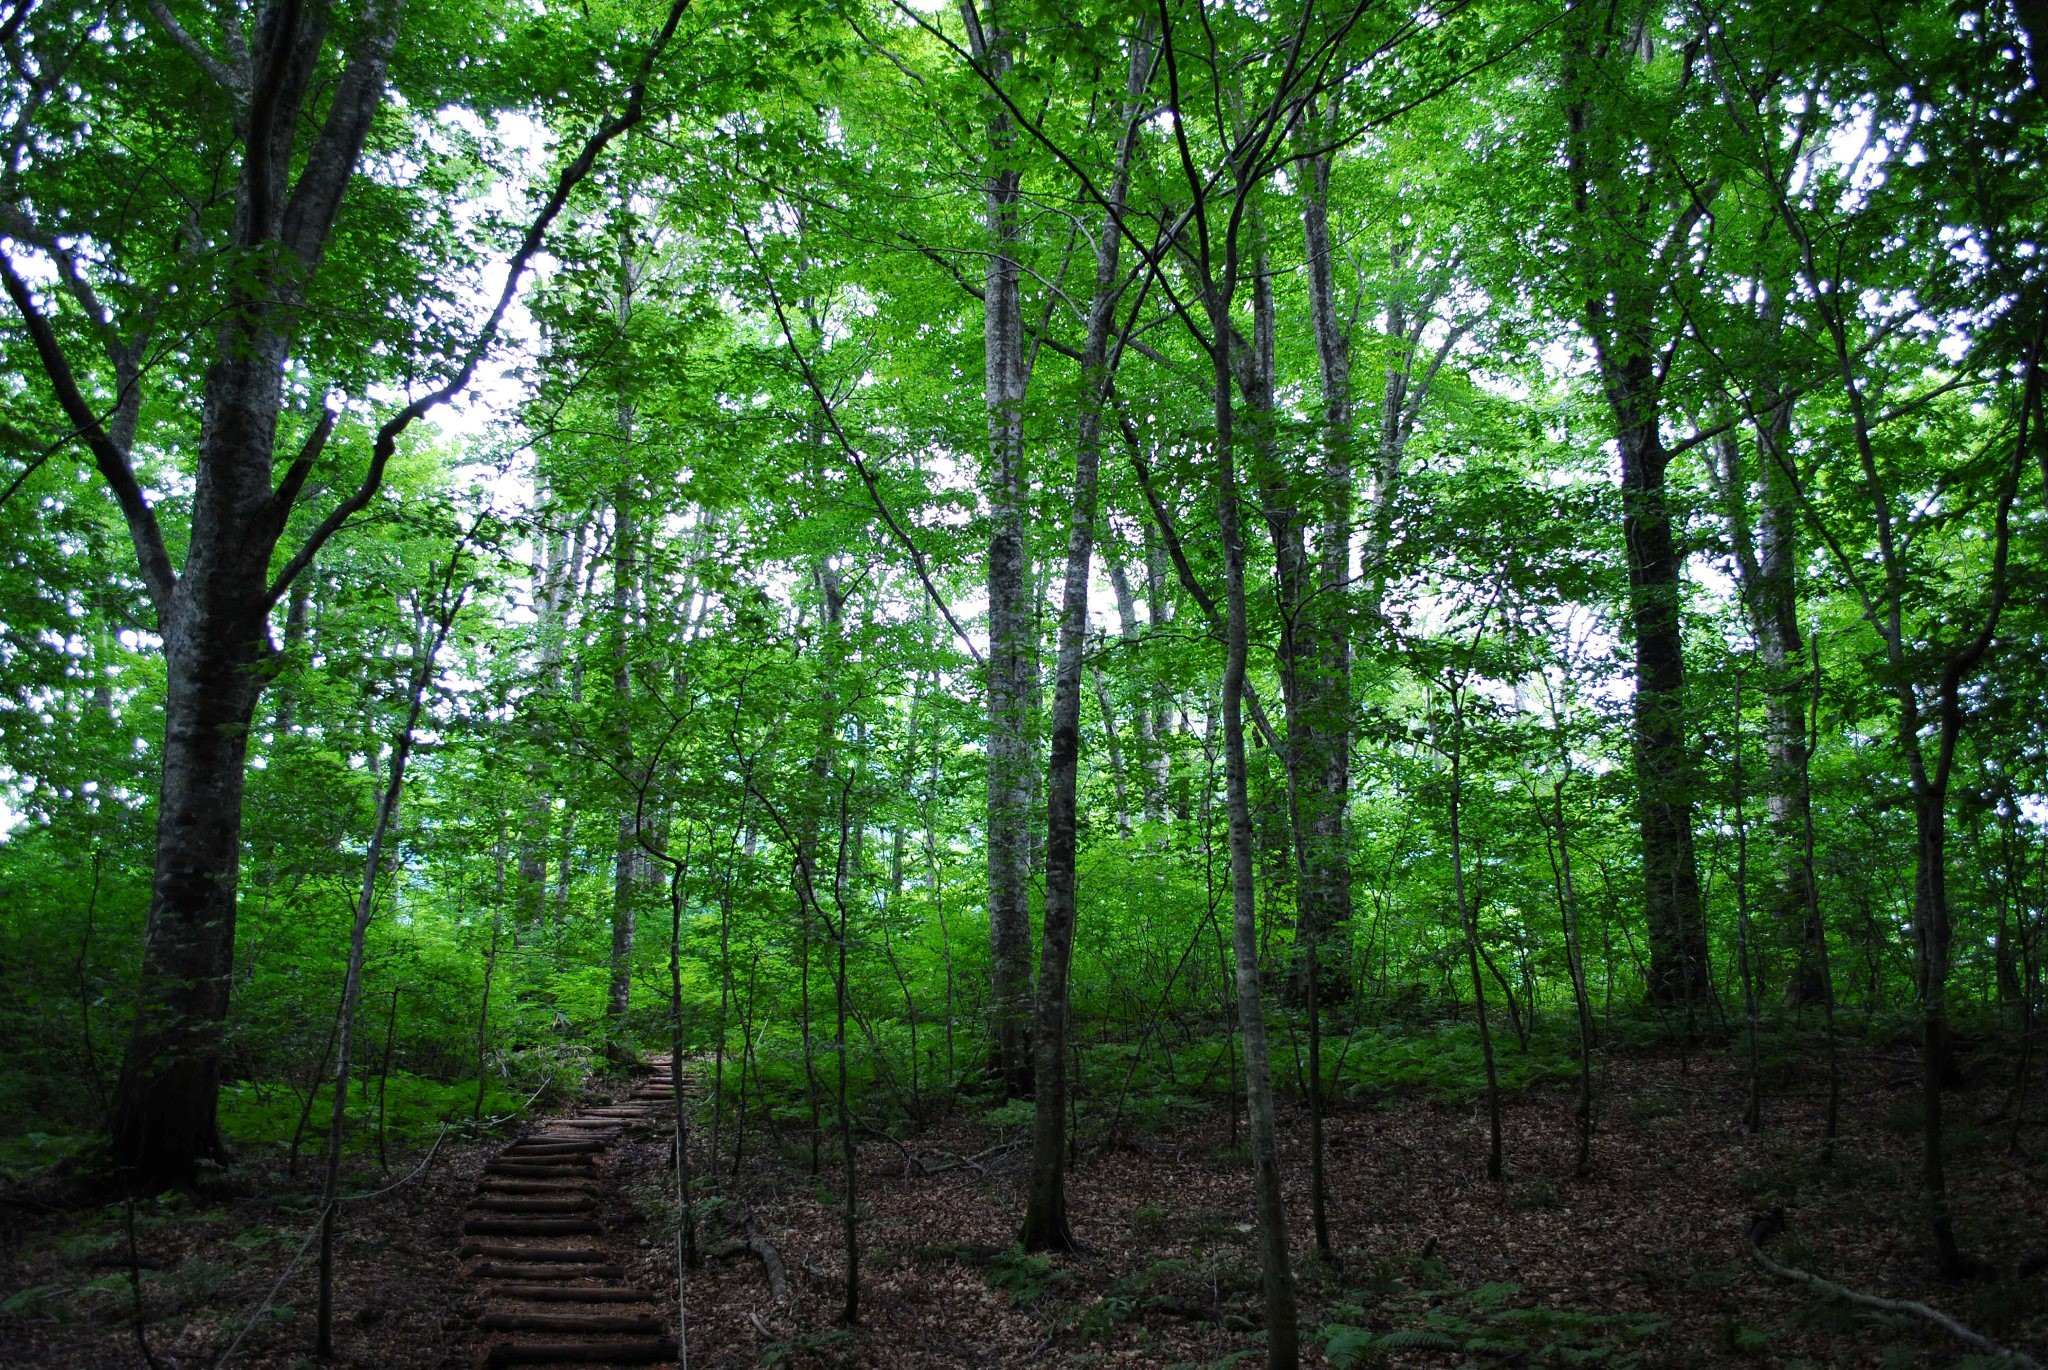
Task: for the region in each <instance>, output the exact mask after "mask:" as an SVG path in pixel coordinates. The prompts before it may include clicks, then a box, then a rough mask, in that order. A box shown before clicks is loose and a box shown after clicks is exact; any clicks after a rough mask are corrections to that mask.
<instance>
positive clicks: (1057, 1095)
mask: <svg viewBox="0 0 2048 1370" xmlns="http://www.w3.org/2000/svg"><path fill="white" fill-rule="evenodd" d="M1150 70H1151V45H1150V43H1149V42H1147V41H1146V40H1145V38H1143V37H1142V36H1141V37H1140V38H1139V39H1138V40H1137V41H1135V42H1133V43H1132V45H1131V60H1130V76H1129V78H1128V80H1127V82H1126V84H1125V90H1124V111H1123V113H1124V117H1123V122H1122V126H1121V128H1122V132H1121V136H1120V137H1119V139H1118V147H1117V161H1116V171H1115V173H1114V175H1113V176H1112V178H1111V182H1110V190H1109V195H1108V203H1107V204H1105V205H1104V207H1103V211H1104V216H1105V219H1106V222H1105V223H1104V224H1103V226H1102V227H1101V228H1100V229H1099V230H1098V231H1097V233H1096V236H1095V289H1094V293H1093V295H1092V296H1091V297H1090V300H1089V307H1088V332H1087V337H1086V340H1085V341H1084V343H1083V346H1082V351H1081V413H1080V420H1079V423H1078V425H1077V430H1076V433H1075V443H1074V487H1073V500H1072V506H1073V511H1074V512H1073V522H1072V524H1071V525H1070V526H1069V528H1068V532H1067V569H1066V579H1065V582H1064V583H1063V585H1062V586H1061V591H1060V623H1059V650H1058V657H1057V659H1056V662H1055V665H1054V668H1053V699H1052V756H1051V763H1050V765H1049V767H1048V768H1047V773H1046V824H1045V928H1044V933H1043V936H1042V937H1041V938H1040V939H1039V946H1040V953H1039V963H1038V1005H1037V1013H1036V1017H1035V1019H1034V1021H1033V1024H1032V1054H1033V1061H1032V1080H1033V1084H1034V1085H1035V1087H1036V1089H1035V1101H1034V1102H1035V1107H1034V1110H1033V1119H1032V1131H1031V1178H1030V1182H1029V1184H1028V1186H1027V1190H1026V1201H1025V1208H1024V1228H1023V1232H1022V1233H1021V1235H1020V1236H1019V1238H1018V1240H1019V1241H1020V1242H1021V1243H1022V1244H1023V1246H1024V1249H1025V1250H1027V1251H1044V1250H1061V1251H1064V1250H1069V1249H1071V1248H1072V1246H1073V1236H1072V1234H1071V1233H1070V1232H1069V1231H1068V1229H1067V1196H1066V1158H1067V1146H1066V1138H1065V1135H1064V1128H1065V1123H1066V1104H1067V1097H1066V1095H1067V974H1068V970H1069V969H1070V967H1071V965H1072V963H1073V955H1074V921H1075V914H1076V892H1075V886H1076V880H1077V873H1076V870H1075V858H1076V846H1077V831H1076V829H1077V818H1078V808H1079V803H1078V795H1077V789H1078V784H1079V773H1080V761H1081V665H1082V656H1083V654H1084V651H1085V649H1086V647H1087V645H1088V576H1089V567H1090V565H1091V564H1092V562H1093V559H1094V555H1095V507H1096V487H1097V477H1098V475H1099V473H1100V472H1101V469H1102V420H1103V412H1102V411H1103V407H1104V406H1105V404H1106V403H1107V402H1108V395H1109V383H1110V377H1111V376H1112V375H1113V374H1114V367H1115V359H1114V358H1113V357H1112V356H1111V355H1110V331H1111V327H1112V325H1113V323H1114V321H1115V312H1116V306H1117V301H1118V299H1119V298H1120V296H1121V295H1122V291H1121V290H1120V289H1119V288H1118V285H1117V264H1118V262H1119V260H1120V259H1121V255H1122V254H1121V251H1120V249H1121V247H1122V242H1123V239H1122V234H1121V232H1120V227H1119V225H1118V223H1117V218H1118V216H1119V215H1121V213H1122V212H1123V196H1124V190H1125V188H1126V186H1127V185H1128V184H1129V179H1130V160H1131V150H1132V148H1133V147H1134V146H1135V144H1136V141H1137V136H1138V123H1137V119H1138V112H1139V111H1138V102H1139V100H1140V98H1141V97H1142V96H1143V94H1144V90H1145V84H1146V82H1147V80H1148V79H1149V75H1150ZM1104 718H1105V720H1107V718H1108V712H1107V701H1105V711H1104Z"/></svg>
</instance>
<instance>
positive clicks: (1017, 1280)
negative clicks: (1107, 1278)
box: [988, 1246, 1073, 1308]
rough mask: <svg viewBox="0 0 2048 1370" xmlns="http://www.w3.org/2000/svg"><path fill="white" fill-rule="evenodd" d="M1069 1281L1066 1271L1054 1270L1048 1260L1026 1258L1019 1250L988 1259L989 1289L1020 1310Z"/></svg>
mask: <svg viewBox="0 0 2048 1370" xmlns="http://www.w3.org/2000/svg"><path fill="white" fill-rule="evenodd" d="M1071 1278H1073V1277H1072V1276H1070V1275H1069V1274H1067V1272H1066V1271H1064V1270H1055V1269H1053V1265H1052V1260H1051V1258H1049V1257H1046V1256H1033V1255H1030V1254H1027V1253H1026V1252H1025V1251H1024V1250H1022V1249H1021V1248H1019V1247H1014V1246H1013V1247H1010V1248H1008V1249H1007V1250H1004V1251H1000V1252H997V1253H996V1254H995V1255H994V1256H992V1257H990V1258H989V1263H988V1287H989V1288H991V1289H999V1290H1001V1291H1002V1292H1004V1293H1006V1294H1008V1295H1009V1296H1010V1302H1011V1303H1013V1304H1016V1305H1017V1306H1018V1307H1020V1308H1022V1307H1028V1306H1030V1305H1031V1304H1034V1303H1037V1302H1038V1301H1039V1300H1040V1299H1042V1298H1044V1297H1045V1296H1046V1295H1047V1294H1048V1293H1049V1292H1050V1291H1051V1290H1052V1288H1053V1287H1054V1286H1055V1285H1060V1284H1064V1283H1066V1282H1067V1281H1068V1280H1070V1279H1071Z"/></svg>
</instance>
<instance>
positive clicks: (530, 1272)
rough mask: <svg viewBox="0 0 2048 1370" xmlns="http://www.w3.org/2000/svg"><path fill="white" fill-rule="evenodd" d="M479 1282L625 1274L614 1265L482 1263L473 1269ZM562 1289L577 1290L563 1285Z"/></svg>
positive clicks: (608, 1277) (619, 1276) (611, 1277)
mask: <svg viewBox="0 0 2048 1370" xmlns="http://www.w3.org/2000/svg"><path fill="white" fill-rule="evenodd" d="M475 1274H476V1277H477V1278H478V1279H480V1280H565V1281H566V1280H623V1279H624V1278H626V1273H625V1271H624V1270H622V1269H621V1268H620V1267H618V1266H616V1265H547V1264H544V1263H536V1264H533V1265H514V1264H511V1263H510V1262H506V1261H484V1262H482V1263H480V1264H479V1265H477V1266H476V1268H475ZM562 1287H563V1288H569V1289H573V1288H577V1287H578V1286H575V1285H568V1284H565V1285H563V1286H562Z"/></svg>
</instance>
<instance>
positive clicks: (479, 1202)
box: [469, 1194, 597, 1213]
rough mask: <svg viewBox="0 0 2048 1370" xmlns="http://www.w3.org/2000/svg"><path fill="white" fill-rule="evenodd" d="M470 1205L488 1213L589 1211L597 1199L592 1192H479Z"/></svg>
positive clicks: (595, 1206) (591, 1210) (595, 1205)
mask: <svg viewBox="0 0 2048 1370" xmlns="http://www.w3.org/2000/svg"><path fill="white" fill-rule="evenodd" d="M469 1206H470V1207H471V1208H480V1209H482V1210H483V1211H484V1212H486V1213H589V1212H593V1211H595V1209H596V1208H597V1199H596V1197H595V1196H594V1195H590V1194H479V1195H477V1196H476V1197H475V1198H474V1199H471V1200H470V1201H469Z"/></svg>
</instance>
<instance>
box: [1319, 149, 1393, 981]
mask: <svg viewBox="0 0 2048 1370" xmlns="http://www.w3.org/2000/svg"><path fill="white" fill-rule="evenodd" d="M1331 160H1332V159H1331V155H1330V154H1329V153H1324V154H1322V155H1320V156H1315V157H1311V158H1310V159H1309V160H1308V163H1307V165H1306V167H1305V168H1304V171H1305V173H1306V174H1305V176H1304V178H1303V181H1302V191H1301V225H1302V240H1303V244H1304V246H1305V248H1306V250H1307V263H1308V298H1309V321H1310V323H1311V325H1312V326H1313V328H1314V331H1315V340H1316V365H1317V371H1318V375H1319V379H1320V381H1321V385H1322V396H1323V412H1322V429H1321V437H1322V451H1323V472H1322V481H1321V488H1322V493H1323V511H1322V512H1323V517H1322V520H1321V522H1320V524H1319V525H1318V526H1317V530H1316V577H1317V582H1318V584H1317V590H1318V593H1317V594H1316V596H1315V598H1314V601H1313V604H1312V606H1311V613H1312V616H1313V618H1314V626H1315V634H1316V638H1317V640H1318V643H1319V645H1320V648H1321V657H1320V659H1319V660H1318V661H1317V662H1316V663H1315V670H1314V673H1313V675H1314V688H1313V690H1312V692H1311V694H1310V696H1309V697H1308V698H1306V699H1304V701H1303V709H1302V714H1303V717H1304V719H1305V720H1306V721H1307V722H1308V724H1309V726H1310V727H1311V728H1312V729H1313V734H1314V739H1315V744H1316V745H1315V747H1314V749H1313V751H1312V753H1311V754H1310V755H1309V756H1308V757H1306V758H1304V759H1305V760H1307V761H1309V762H1311V763H1312V769H1311V770H1309V771H1307V772H1305V773H1304V774H1303V776H1302V777H1301V778H1302V781H1303V785H1302V790H1301V795H1302V798H1303V799H1304V800H1305V801H1306V803H1305V804H1304V808H1305V809H1306V813H1305V814H1304V818H1305V820H1306V822H1307V824H1308V832H1307V834H1306V837H1307V845H1308V870H1309V883H1310V889H1309V898H1308V902H1307V905H1306V911H1307V913H1308V914H1309V931H1310V933H1311V945H1312V947H1313V950H1314V959H1315V960H1316V961H1317V962H1318V963H1319V964H1318V970H1317V975H1318V979H1317V982H1316V984H1315V987H1314V992H1315V996H1316V998H1317V999H1318V1000H1321V1001H1328V1002H1336V1003H1341V1002H1342V1001H1343V999H1344V998H1345V996H1346V995H1347V994H1348V993H1349V991H1350V986H1351V977H1350V975H1348V974H1346V973H1345V972H1346V969H1347V967H1348V965H1349V962H1350V950H1351V948H1350V928H1351V848H1350V843H1349V842H1348V841H1347V838H1346V832H1345V815H1346V811H1347V810H1348V808H1349V807H1350V799H1351V636H1350V631H1349V628H1348V626H1347V615H1346V607H1347V605H1348V603H1349V601H1350V599H1351V590H1350V587H1351V534H1352V528H1351V519H1352V504H1353V501H1352V492H1351V483H1352V471H1353V462H1352V424H1353V417H1354V415H1353V405H1352V395H1351V338H1350V335H1349V333H1348V332H1347V331H1346V330H1345V329H1344V328H1343V327H1342V326H1341V325H1340V324H1339V322H1338V315H1337V295H1336V287H1335V283H1334V281H1333V279H1332V275H1331V269H1330V257H1331V250H1330V217H1329V199H1330V163H1331ZM1375 607H1377V606H1375Z"/></svg>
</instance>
